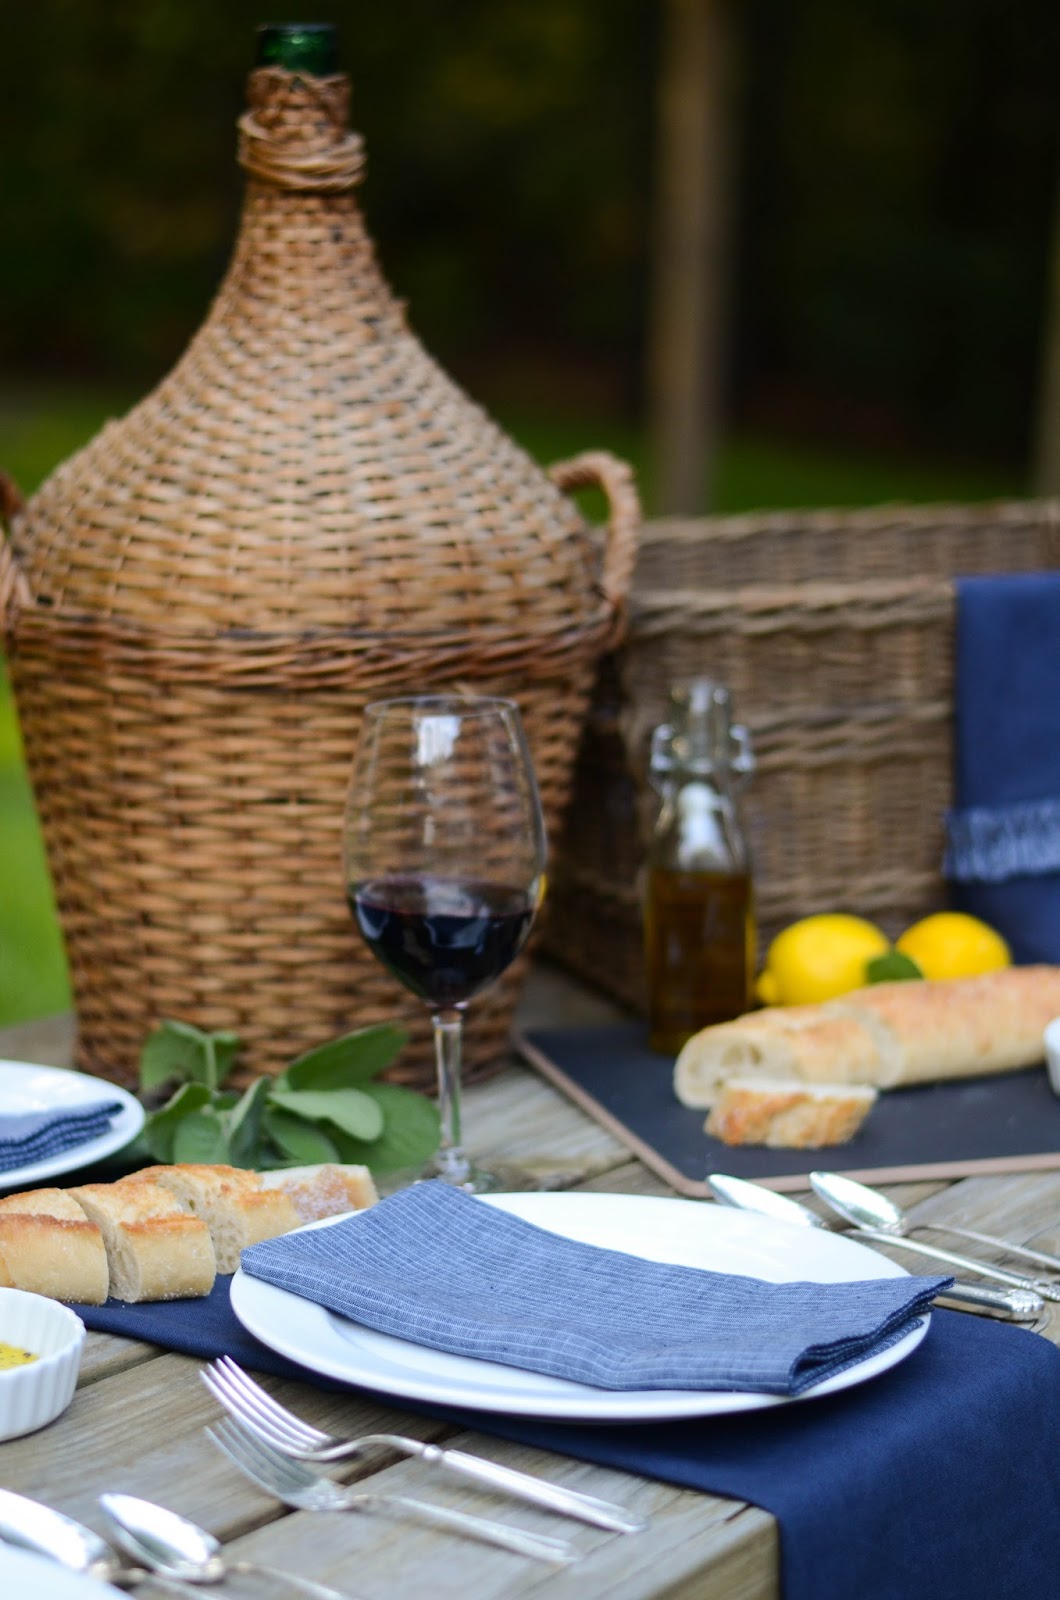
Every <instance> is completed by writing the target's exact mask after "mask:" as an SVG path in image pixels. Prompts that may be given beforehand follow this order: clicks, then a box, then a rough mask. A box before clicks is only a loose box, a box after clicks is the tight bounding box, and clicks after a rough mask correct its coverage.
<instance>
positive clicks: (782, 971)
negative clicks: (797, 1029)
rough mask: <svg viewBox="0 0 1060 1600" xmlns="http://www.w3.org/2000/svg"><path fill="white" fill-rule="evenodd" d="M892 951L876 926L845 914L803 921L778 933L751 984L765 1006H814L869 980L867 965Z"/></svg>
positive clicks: (822, 916)
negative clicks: (763, 966)
mask: <svg viewBox="0 0 1060 1600" xmlns="http://www.w3.org/2000/svg"><path fill="white" fill-rule="evenodd" d="M890 948H891V942H890V940H889V939H888V937H887V935H886V934H885V933H884V932H883V930H882V929H880V928H877V927H876V925H875V923H872V922H866V921H865V919H864V918H863V917H852V916H848V915H847V913H846V912H842V911H833V912H823V913H821V914H820V915H818V916H814V917H803V918H802V920H801V921H800V922H793V923H792V924H791V926H790V927H788V928H785V929H784V930H783V931H782V932H781V933H778V934H777V936H776V938H775V939H774V940H773V943H772V944H771V945H770V947H769V952H768V954H767V956H766V965H765V971H764V972H763V973H762V974H761V976H760V977H759V979H758V982H757V983H756V985H755V992H756V994H757V995H758V998H759V999H760V1000H761V1001H763V1002H764V1003H765V1004H766V1005H770V1006H773V1005H781V1006H801V1005H814V1004H816V1003H817V1002H818V1001H821V1000H832V999H834V998H835V996H836V995H840V994H846V993H848V991H849V990H851V989H860V988H861V987H862V985H863V984H864V983H865V982H866V981H867V979H866V974H865V964H866V962H868V961H871V959H872V957H873V956H879V955H882V954H883V953H884V951H886V950H889V949H890Z"/></svg>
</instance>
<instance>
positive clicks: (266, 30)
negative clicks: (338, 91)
mask: <svg viewBox="0 0 1060 1600" xmlns="http://www.w3.org/2000/svg"><path fill="white" fill-rule="evenodd" d="M254 65H255V66H256V67H284V68H285V69H286V70H287V71H288V72H300V73H302V74H304V75H305V76H307V77H311V78H329V77H331V76H332V75H333V74H334V73H336V72H338V70H339V47H338V34H337V32H336V30H335V28H334V26H333V24H331V23H330V22H269V23H266V24H265V25H264V26H263V27H260V28H259V29H258V32H257V48H256V51H255V56H254Z"/></svg>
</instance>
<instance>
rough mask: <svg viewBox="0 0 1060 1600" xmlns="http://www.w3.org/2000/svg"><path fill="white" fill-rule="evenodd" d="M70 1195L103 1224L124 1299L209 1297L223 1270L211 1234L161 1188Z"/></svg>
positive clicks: (113, 1283) (89, 1187) (117, 1292)
mask: <svg viewBox="0 0 1060 1600" xmlns="http://www.w3.org/2000/svg"><path fill="white" fill-rule="evenodd" d="M70 1193H71V1194H72V1195H73V1197H74V1199H75V1200H77V1201H78V1203H79V1204H80V1205H82V1206H83V1207H84V1209H85V1212H86V1214H87V1215H88V1217H89V1218H90V1219H91V1220H92V1221H93V1222H96V1223H98V1224H99V1227H100V1230H101V1232H102V1234H103V1243H104V1245H105V1246H106V1251H107V1261H108V1264H109V1268H110V1292H111V1294H112V1295H113V1296H114V1297H115V1298H116V1299H118V1300H126V1301H129V1302H133V1303H135V1302H137V1301H141V1300H190V1299H197V1298H199V1297H201V1296H202V1295H206V1294H209V1292H210V1290H211V1289H212V1288H213V1284H214V1278H215V1276H216V1271H217V1263H216V1257H215V1255H214V1249H213V1243H212V1241H211V1239H210V1230H209V1228H208V1227H207V1226H206V1224H205V1222H203V1221H202V1220H201V1219H200V1218H199V1217H193V1216H192V1215H191V1213H190V1212H188V1211H185V1210H184V1208H183V1206H181V1204H180V1202H179V1201H178V1200H177V1199H176V1198H175V1197H174V1196H173V1195H172V1194H170V1193H169V1191H168V1190H166V1189H163V1188H162V1186H161V1184H157V1183H150V1182H146V1181H139V1182H137V1181H135V1180H134V1179H125V1178H123V1179H122V1180H121V1181H120V1182H118V1183H91V1184H85V1185H83V1186H81V1187H78V1188H75V1189H72V1190H71V1191H70Z"/></svg>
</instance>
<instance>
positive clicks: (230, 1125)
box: [217, 1078, 272, 1167]
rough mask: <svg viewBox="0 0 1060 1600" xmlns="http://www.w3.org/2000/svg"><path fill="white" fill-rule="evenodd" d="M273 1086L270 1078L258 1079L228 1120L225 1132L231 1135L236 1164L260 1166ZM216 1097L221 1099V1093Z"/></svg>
mask: <svg viewBox="0 0 1060 1600" xmlns="http://www.w3.org/2000/svg"><path fill="white" fill-rule="evenodd" d="M271 1089H272V1080H271V1079H270V1078H258V1079H257V1080H256V1081H255V1082H254V1083H252V1084H251V1085H250V1087H249V1088H248V1089H246V1090H244V1092H243V1094H242V1096H241V1098H240V1099H239V1102H238V1103H237V1105H236V1106H235V1107H234V1108H233V1110H231V1111H230V1112H229V1113H228V1116H227V1117H226V1119H225V1132H226V1134H227V1136H228V1148H229V1150H230V1151H231V1160H232V1165H233V1166H236V1167H255V1166H257V1159H256V1158H257V1155H258V1151H259V1148H260V1145H261V1136H262V1132H263V1129H264V1121H265V1106H266V1103H267V1102H268V1098H269V1091H270V1090H271ZM217 1098H218V1099H220V1098H221V1097H220V1095H218V1097H217Z"/></svg>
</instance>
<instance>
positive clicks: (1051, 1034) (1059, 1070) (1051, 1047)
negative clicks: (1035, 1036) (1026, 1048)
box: [1043, 1017, 1060, 1094]
mask: <svg viewBox="0 0 1060 1600" xmlns="http://www.w3.org/2000/svg"><path fill="white" fill-rule="evenodd" d="M1043 1038H1044V1041H1045V1065H1046V1069H1047V1071H1048V1073H1049V1082H1050V1084H1051V1085H1052V1089H1053V1093H1054V1094H1060V1017H1054V1018H1053V1020H1052V1022H1048V1023H1046V1026H1045V1033H1044V1035H1043Z"/></svg>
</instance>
